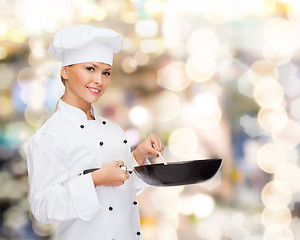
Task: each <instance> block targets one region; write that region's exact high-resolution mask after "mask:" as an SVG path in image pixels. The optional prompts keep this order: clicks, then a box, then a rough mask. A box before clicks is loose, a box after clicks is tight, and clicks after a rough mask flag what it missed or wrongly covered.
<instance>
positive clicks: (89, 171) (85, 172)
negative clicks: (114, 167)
mask: <svg viewBox="0 0 300 240" xmlns="http://www.w3.org/2000/svg"><path fill="white" fill-rule="evenodd" d="M98 169H99V168H90V169H86V170H84V171H83V175H85V174H88V173H91V172H94V171H96V170H98Z"/></svg>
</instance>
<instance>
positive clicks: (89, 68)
mask: <svg viewBox="0 0 300 240" xmlns="http://www.w3.org/2000/svg"><path fill="white" fill-rule="evenodd" d="M86 69H87V70H88V71H90V72H92V71H95V68H93V67H87V68H86Z"/></svg>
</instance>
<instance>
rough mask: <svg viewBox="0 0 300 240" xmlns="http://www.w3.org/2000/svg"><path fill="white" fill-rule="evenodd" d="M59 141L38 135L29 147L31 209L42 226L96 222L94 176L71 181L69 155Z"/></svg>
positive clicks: (96, 204)
mask: <svg viewBox="0 0 300 240" xmlns="http://www.w3.org/2000/svg"><path fill="white" fill-rule="evenodd" d="M59 144H60V143H59V139H56V138H55V137H54V136H52V135H50V134H43V135H42V136H36V138H33V139H32V141H31V142H30V144H29V148H28V154H27V163H28V175H29V184H30V203H31V210H32V213H33V215H34V216H35V218H36V219H37V220H38V221H40V222H43V223H50V222H56V221H59V222H60V221H67V220H71V219H76V218H80V219H82V220H84V221H89V220H91V219H93V218H94V217H95V216H96V214H97V213H98V211H99V209H100V207H101V206H100V204H99V201H98V198H97V194H96V190H95V187H94V183H93V180H92V177H91V174H87V175H82V176H78V177H75V178H74V179H72V180H70V181H68V176H69V171H68V165H67V164H66V161H67V159H66V156H65V155H64V154H63V151H62V146H60V145H59Z"/></svg>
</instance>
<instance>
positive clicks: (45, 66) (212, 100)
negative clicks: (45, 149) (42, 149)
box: [0, 0, 300, 240]
mask: <svg viewBox="0 0 300 240" xmlns="http://www.w3.org/2000/svg"><path fill="white" fill-rule="evenodd" d="M79 24H89V25H92V26H96V27H104V28H112V29H114V30H116V31H117V32H120V33H121V34H122V35H123V36H124V47H123V51H121V52H120V53H119V54H118V55H116V56H115V58H114V65H113V74H112V78H111V84H110V87H109V89H108V90H107V92H106V93H105V95H104V96H103V97H102V98H101V99H100V100H99V102H98V103H97V104H94V108H95V110H96V112H97V113H98V114H99V115H102V116H103V117H106V118H108V119H110V120H112V121H115V122H116V123H118V124H119V125H121V126H122V128H123V129H124V130H125V131H126V134H127V136H128V139H129V142H130V144H131V146H132V148H133V149H134V147H135V146H136V145H137V144H138V142H139V141H141V140H142V139H144V138H145V137H146V136H147V135H148V134H149V133H151V132H154V133H155V134H157V135H158V136H160V137H161V139H162V140H163V142H164V144H165V146H166V149H165V152H164V156H165V158H166V159H167V160H168V161H170V162H171V161H184V160H189V159H202V158H213V157H220V158H223V165H222V169H221V172H220V173H218V174H217V175H216V176H215V177H214V178H213V179H212V180H209V181H208V182H205V183H202V184H197V185H189V186H183V187H169V188H155V187H149V188H147V189H144V190H142V191H141V192H139V194H138V201H139V208H140V216H141V223H142V229H143V233H144V237H145V240H154V239H155V240H187V239H189V240H194V239H205V240H225V239H226V240H227V239H233V240H244V239H245V240H260V239H263V240H279V239H280V240H293V239H295V240H296V239H300V220H299V216H300V203H299V202H300V194H299V190H300V169H299V142H300V125H299V121H300V110H299V108H300V79H299V78H300V72H299V70H298V64H299V61H300V51H299V44H300V2H299V1H297V0H277V1H275V0H238V1H237V0H201V1H199V0H162V1H159V0H131V1H129V0H102V1H101V0H98V1H97V0H73V1H72V0H43V1H41V0H0V81H1V82H0V83H1V84H0V239H1V240H2V239H3V240H4V239H5V240H6V239H28V240H29V239H30V240H33V239H55V235H56V229H57V226H58V225H57V224H52V225H44V224H40V223H38V222H37V221H36V220H35V219H34V218H33V216H32V215H31V214H30V206H29V203H28V191H29V188H28V179H27V165H26V150H27V145H28V141H29V139H30V137H31V136H32V134H33V133H34V132H35V131H36V130H37V129H39V128H40V127H41V126H42V124H43V123H44V122H45V121H46V120H47V119H48V118H49V116H50V115H51V114H52V113H53V112H54V110H55V106H56V103H57V101H58V99H59V98H60V97H61V96H62V94H63V91H64V88H63V85H62V83H61V82H60V75H59V70H60V63H57V62H54V61H53V60H52V59H51V58H50V57H49V56H48V55H47V53H46V51H47V48H48V46H49V42H50V41H51V39H52V37H53V35H54V33H55V32H57V31H58V30H60V29H62V28H64V27H68V26H72V25H79ZM152 161H153V162H156V160H155V159H154V160H152Z"/></svg>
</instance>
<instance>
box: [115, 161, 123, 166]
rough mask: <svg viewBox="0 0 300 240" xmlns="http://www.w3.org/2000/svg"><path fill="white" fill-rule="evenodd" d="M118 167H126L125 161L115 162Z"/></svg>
mask: <svg viewBox="0 0 300 240" xmlns="http://www.w3.org/2000/svg"><path fill="white" fill-rule="evenodd" d="M115 164H116V166H118V167H120V166H124V162H123V161H115Z"/></svg>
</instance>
